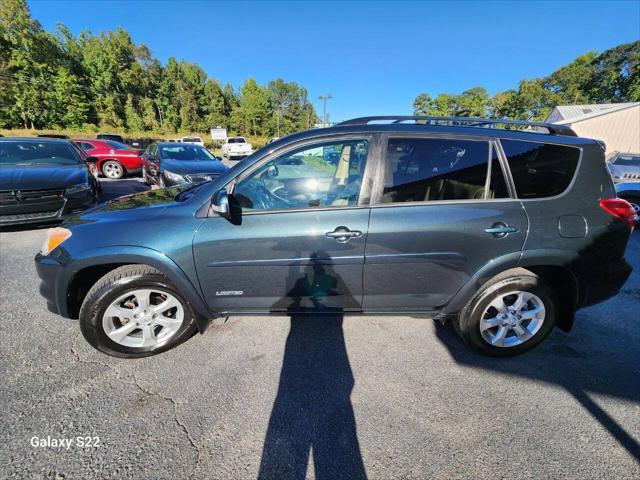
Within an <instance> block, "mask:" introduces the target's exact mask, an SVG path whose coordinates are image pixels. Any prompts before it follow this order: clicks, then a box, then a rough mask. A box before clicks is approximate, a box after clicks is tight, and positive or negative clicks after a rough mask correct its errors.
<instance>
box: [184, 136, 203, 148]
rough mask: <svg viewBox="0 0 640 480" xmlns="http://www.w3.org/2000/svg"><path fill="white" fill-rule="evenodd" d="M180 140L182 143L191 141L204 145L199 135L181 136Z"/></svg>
mask: <svg viewBox="0 0 640 480" xmlns="http://www.w3.org/2000/svg"><path fill="white" fill-rule="evenodd" d="M180 142H182V143H193V144H194V145H200V146H201V147H204V142H203V141H202V139H201V138H200V137H182V138H181V139H180Z"/></svg>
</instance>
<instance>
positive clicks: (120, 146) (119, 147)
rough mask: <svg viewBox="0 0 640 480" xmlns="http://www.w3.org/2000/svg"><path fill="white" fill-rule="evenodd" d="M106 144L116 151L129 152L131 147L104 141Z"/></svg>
mask: <svg viewBox="0 0 640 480" xmlns="http://www.w3.org/2000/svg"><path fill="white" fill-rule="evenodd" d="M106 142H107V143H108V144H109V145H110V146H112V147H113V148H117V149H118V150H129V149H130V148H131V147H130V146H129V145H125V144H124V143H120V142H116V141H115V140H106Z"/></svg>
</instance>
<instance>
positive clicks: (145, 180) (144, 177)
mask: <svg viewBox="0 0 640 480" xmlns="http://www.w3.org/2000/svg"><path fill="white" fill-rule="evenodd" d="M142 182H143V183H144V184H145V185H146V186H147V187H150V186H151V181H150V180H149V177H148V176H147V169H146V168H145V167H144V165H143V166H142Z"/></svg>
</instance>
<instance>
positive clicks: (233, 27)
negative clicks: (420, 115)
mask: <svg viewBox="0 0 640 480" xmlns="http://www.w3.org/2000/svg"><path fill="white" fill-rule="evenodd" d="M29 6H30V8H31V12H32V15H33V16H34V17H35V18H36V19H37V20H39V21H40V22H41V23H42V24H43V26H44V27H45V28H46V29H48V30H52V29H53V28H55V25H56V22H62V23H63V24H65V25H67V26H68V27H69V28H71V30H72V31H73V32H74V33H76V34H77V33H79V32H81V31H82V30H87V29H88V30H91V31H93V32H94V33H95V32H99V31H103V30H110V29H115V28H116V27H117V26H121V27H123V28H125V29H126V30H128V31H129V32H130V33H131V35H132V37H133V39H134V41H135V42H137V43H145V44H147V45H148V46H149V47H150V48H151V50H152V52H153V54H154V55H155V56H156V57H158V58H159V59H160V60H161V61H163V62H164V61H166V59H167V58H169V57H170V56H174V57H177V58H184V59H186V60H189V61H192V62H195V63H198V64H199V65H200V66H201V67H203V68H204V69H205V71H206V72H207V73H208V74H209V75H210V76H211V77H214V78H217V79H218V80H220V81H222V82H227V81H230V82H231V83H232V84H233V85H234V86H236V87H237V86H239V85H240V84H241V83H242V82H243V81H244V79H246V78H247V77H249V76H252V77H254V78H256V79H257V80H258V81H259V82H261V83H266V82H268V81H269V80H270V79H274V78H277V77H282V78H284V79H285V80H287V81H296V82H299V83H301V84H303V85H304V86H305V87H307V89H308V90H309V94H310V96H311V98H312V99H317V97H318V95H321V94H323V93H326V92H330V93H332V94H333V96H334V99H333V100H330V102H329V106H328V110H329V113H330V116H331V119H332V120H343V119H347V118H350V117H354V116H360V115H376V114H409V113H411V111H412V107H411V104H412V102H413V99H414V98H415V97H416V96H417V95H418V94H419V93H421V92H428V93H430V94H431V95H436V94H438V93H441V92H451V93H459V92H461V91H463V90H466V89H468V88H471V87H474V86H477V85H482V86H485V87H486V88H487V89H488V90H489V92H490V93H495V92H497V91H500V90H504V89H507V88H511V87H514V86H516V85H517V83H518V81H519V80H521V79H524V78H532V77H540V76H544V75H547V74H549V73H551V72H552V71H554V70H555V69H556V68H558V67H560V66H562V65H565V64H566V63H568V62H570V61H571V60H572V59H574V58H575V57H576V56H578V55H580V54H582V53H584V52H586V51H588V50H598V51H603V50H605V49H607V48H611V47H614V46H616V45H618V44H620V43H626V42H631V41H634V40H637V39H639V38H640V1H638V0H636V1H628V2H627V1H624V2H618V1H604V2H595V1H594V2H587V1H584V2H550V1H549V2H542V1H541V2H465V1H451V2H394V1H378V2H364V1H360V2H344V1H343V2H337V1H334V2H332V1H323V2H268V1H261V2H242V3H240V2H230V3H226V2H213V1H211V2H188V1H182V2H172V1H155V2H154V1H146V2H136V1H129V2H112V1H82V2H80V1H78V2H72V1H55V2H54V1H51V2H44V1H33V0H32V1H30V2H29ZM315 103H316V109H317V111H318V112H319V113H321V111H322V106H321V103H320V102H319V101H318V100H315Z"/></svg>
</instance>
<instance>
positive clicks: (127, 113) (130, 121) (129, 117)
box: [124, 95, 144, 131]
mask: <svg viewBox="0 0 640 480" xmlns="http://www.w3.org/2000/svg"><path fill="white" fill-rule="evenodd" d="M124 118H125V123H126V125H127V128H128V129H129V130H134V131H141V130H144V122H143V121H142V116H141V115H140V113H138V109H137V108H136V106H135V105H134V103H133V95H128V96H127V103H126V104H125V107H124Z"/></svg>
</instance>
